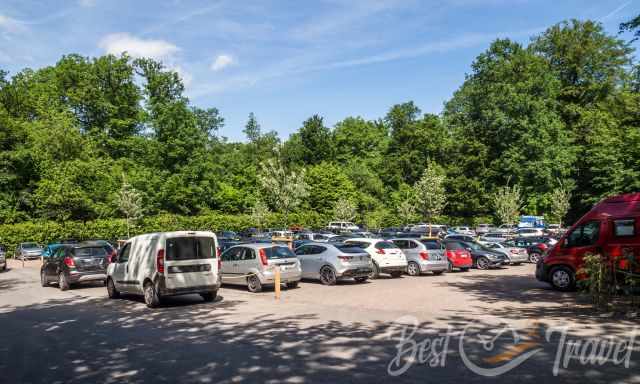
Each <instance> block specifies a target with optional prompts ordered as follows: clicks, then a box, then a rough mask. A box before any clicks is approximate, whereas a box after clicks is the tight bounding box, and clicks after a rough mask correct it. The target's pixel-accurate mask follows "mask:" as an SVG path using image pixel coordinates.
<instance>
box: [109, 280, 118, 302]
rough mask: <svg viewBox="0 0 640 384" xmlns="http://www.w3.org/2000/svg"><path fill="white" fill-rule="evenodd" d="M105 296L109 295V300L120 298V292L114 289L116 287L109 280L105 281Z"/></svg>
mask: <svg viewBox="0 0 640 384" xmlns="http://www.w3.org/2000/svg"><path fill="white" fill-rule="evenodd" d="M107 295H109V298H110V299H117V298H119V297H120V292H118V290H117V289H116V285H115V283H114V282H113V280H111V278H109V279H107Z"/></svg>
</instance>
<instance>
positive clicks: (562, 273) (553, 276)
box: [549, 267, 576, 292]
mask: <svg viewBox="0 0 640 384" xmlns="http://www.w3.org/2000/svg"><path fill="white" fill-rule="evenodd" d="M549 277H550V279H549V281H551V286H553V288H554V289H557V290H558V291H563V292H566V291H571V290H573V289H574V287H575V283H576V278H575V274H574V273H573V271H572V270H571V269H569V268H567V267H554V268H553V269H552V270H551V272H550V273H549Z"/></svg>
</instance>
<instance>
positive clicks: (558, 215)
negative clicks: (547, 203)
mask: <svg viewBox="0 0 640 384" xmlns="http://www.w3.org/2000/svg"><path fill="white" fill-rule="evenodd" d="M570 207H571V190H570V189H569V188H567V187H566V186H565V185H564V184H562V182H561V181H560V180H559V179H558V187H557V188H555V189H554V190H553V191H552V192H551V215H552V216H553V218H554V219H555V220H557V221H558V223H559V224H560V227H562V220H563V219H564V217H565V216H566V215H567V212H569V208H570Z"/></svg>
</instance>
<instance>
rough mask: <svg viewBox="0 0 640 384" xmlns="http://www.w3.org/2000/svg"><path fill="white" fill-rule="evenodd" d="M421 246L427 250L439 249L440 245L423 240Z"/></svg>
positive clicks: (436, 242)
mask: <svg viewBox="0 0 640 384" xmlns="http://www.w3.org/2000/svg"><path fill="white" fill-rule="evenodd" d="M422 244H424V246H425V247H427V249H440V243H439V242H438V241H433V240H431V241H428V240H423V241H422Z"/></svg>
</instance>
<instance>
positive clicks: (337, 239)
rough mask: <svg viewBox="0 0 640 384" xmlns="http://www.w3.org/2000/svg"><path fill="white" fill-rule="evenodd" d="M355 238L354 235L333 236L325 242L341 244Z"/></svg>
mask: <svg viewBox="0 0 640 384" xmlns="http://www.w3.org/2000/svg"><path fill="white" fill-rule="evenodd" d="M356 238H357V236H355V235H335V236H331V237H329V239H328V240H327V242H328V243H342V242H344V241H345V240H349V239H356Z"/></svg>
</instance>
